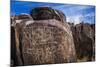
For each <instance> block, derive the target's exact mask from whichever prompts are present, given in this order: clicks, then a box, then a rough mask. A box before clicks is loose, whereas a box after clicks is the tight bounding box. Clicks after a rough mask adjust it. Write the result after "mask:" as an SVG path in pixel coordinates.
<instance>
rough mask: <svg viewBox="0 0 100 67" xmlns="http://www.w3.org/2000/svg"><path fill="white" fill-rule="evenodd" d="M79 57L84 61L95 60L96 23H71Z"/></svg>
mask: <svg viewBox="0 0 100 67" xmlns="http://www.w3.org/2000/svg"><path fill="white" fill-rule="evenodd" d="M70 26H71V29H72V32H73V33H72V34H73V38H74V44H75V48H76V54H77V59H78V60H82V59H83V58H85V60H84V59H83V60H84V61H92V60H95V24H88V23H80V24H77V25H74V24H71V23H70Z"/></svg>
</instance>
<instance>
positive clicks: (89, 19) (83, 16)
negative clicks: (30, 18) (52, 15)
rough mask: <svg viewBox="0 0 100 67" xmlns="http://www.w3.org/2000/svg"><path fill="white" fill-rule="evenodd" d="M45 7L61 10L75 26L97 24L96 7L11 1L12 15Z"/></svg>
mask: <svg viewBox="0 0 100 67" xmlns="http://www.w3.org/2000/svg"><path fill="white" fill-rule="evenodd" d="M44 6H46V7H52V8H54V9H58V10H61V11H62V12H63V13H64V14H65V15H66V19H67V21H68V22H74V23H75V24H77V23H80V22H81V21H84V22H85V23H95V6H92V5H91V6H90V5H75V4H60V3H43V2H28V1H27V2H25V1H11V15H15V14H16V15H19V14H22V13H30V10H31V9H32V8H35V7H44Z"/></svg>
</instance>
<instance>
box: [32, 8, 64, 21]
mask: <svg viewBox="0 0 100 67" xmlns="http://www.w3.org/2000/svg"><path fill="white" fill-rule="evenodd" d="M30 14H31V16H32V18H33V19H34V20H47V19H56V20H59V21H62V22H63V21H66V17H65V15H64V13H63V12H61V11H59V10H56V9H52V8H50V7H38V8H33V9H32V10H31V13H30Z"/></svg>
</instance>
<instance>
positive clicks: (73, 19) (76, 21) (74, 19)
mask: <svg viewBox="0 0 100 67" xmlns="http://www.w3.org/2000/svg"><path fill="white" fill-rule="evenodd" d="M82 17H83V16H82V15H76V16H67V22H70V23H74V24H79V23H81V22H82Z"/></svg>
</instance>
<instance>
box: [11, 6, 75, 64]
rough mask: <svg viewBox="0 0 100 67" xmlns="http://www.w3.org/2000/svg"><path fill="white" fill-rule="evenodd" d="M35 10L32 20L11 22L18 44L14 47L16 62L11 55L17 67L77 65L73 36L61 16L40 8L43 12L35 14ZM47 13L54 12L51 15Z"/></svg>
mask: <svg viewBox="0 0 100 67" xmlns="http://www.w3.org/2000/svg"><path fill="white" fill-rule="evenodd" d="M37 9H38V8H37ZM44 9H45V10H46V11H45V10H44ZM35 10H36V9H35ZM35 10H34V9H33V10H32V12H33V13H31V16H32V18H33V19H31V20H30V19H22V20H21V19H20V20H18V19H17V20H16V19H14V20H13V19H12V25H11V26H12V28H13V29H12V30H11V31H12V36H14V37H15V43H16V44H15V43H11V45H14V46H15V47H14V48H16V51H15V52H16V56H17V61H15V60H14V58H13V57H15V55H13V54H12V56H13V57H11V58H12V60H14V65H33V64H52V63H65V62H76V51H75V47H74V42H73V36H72V32H71V29H70V26H69V24H68V23H65V21H66V20H65V17H64V15H63V14H62V12H60V11H58V10H54V9H51V8H50V9H49V8H43V7H42V8H41V9H40V8H39V11H40V12H36V13H34V11H35ZM48 11H53V12H50V14H49V12H48ZM54 11H56V12H54ZM41 12H43V13H42V14H41ZM45 13H46V14H45ZM35 14H36V15H35ZM62 16H63V17H64V18H63V17H62ZM21 18H22V16H21ZM62 20H63V21H62ZM13 30H14V31H13ZM13 32H15V35H13ZM12 36H11V37H12ZM11 42H12V41H11ZM13 42H14V41H13ZM14 48H13V47H12V50H14ZM12 50H11V51H12ZM17 62H19V63H17Z"/></svg>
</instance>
